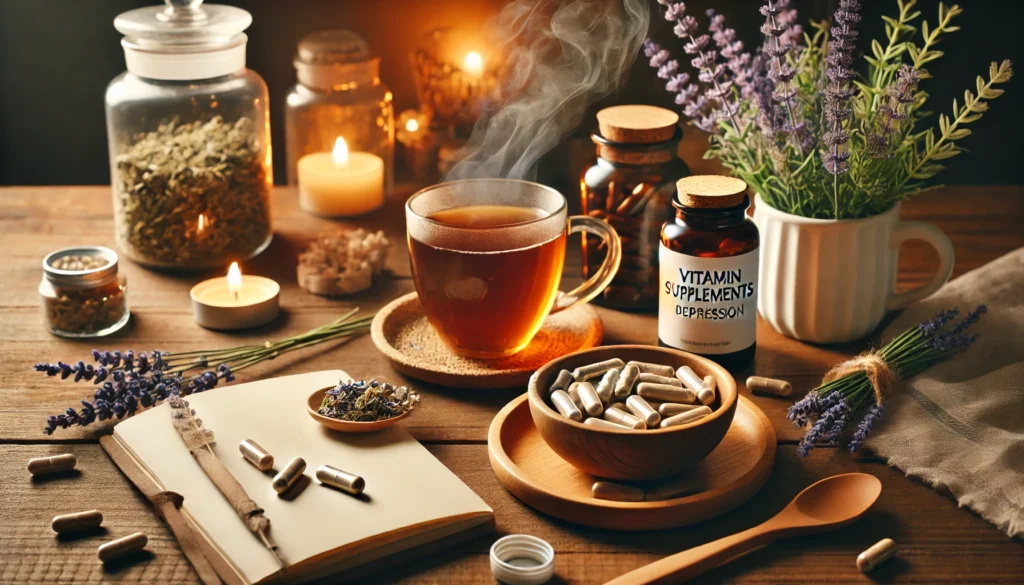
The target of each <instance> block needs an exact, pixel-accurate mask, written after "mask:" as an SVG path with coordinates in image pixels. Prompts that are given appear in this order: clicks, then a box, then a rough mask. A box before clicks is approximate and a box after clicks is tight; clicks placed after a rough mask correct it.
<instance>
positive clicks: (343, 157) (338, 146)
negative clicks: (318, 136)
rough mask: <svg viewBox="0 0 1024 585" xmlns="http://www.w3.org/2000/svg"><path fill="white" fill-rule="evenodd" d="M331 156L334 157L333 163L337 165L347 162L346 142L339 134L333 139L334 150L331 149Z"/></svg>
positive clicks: (343, 164)
mask: <svg viewBox="0 0 1024 585" xmlns="http://www.w3.org/2000/svg"><path fill="white" fill-rule="evenodd" d="M331 158H333V159H334V164H336V165H338V166H345V165H347V164H348V143H347V142H345V139H344V138H342V137H341V136H339V137H338V139H337V140H335V141H334V150H333V151H331Z"/></svg>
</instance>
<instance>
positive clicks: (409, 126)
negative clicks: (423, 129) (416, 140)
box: [405, 118, 420, 132]
mask: <svg viewBox="0 0 1024 585" xmlns="http://www.w3.org/2000/svg"><path fill="white" fill-rule="evenodd" d="M405 129H406V130H408V131H409V132H416V131H418V130H419V129H420V123H419V122H417V121H416V118H409V121H408V122H406V123H405Z"/></svg>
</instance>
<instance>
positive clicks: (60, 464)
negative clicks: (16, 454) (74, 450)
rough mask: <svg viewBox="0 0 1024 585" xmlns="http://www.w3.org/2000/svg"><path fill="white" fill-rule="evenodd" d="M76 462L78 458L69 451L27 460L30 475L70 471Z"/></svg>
mask: <svg viewBox="0 0 1024 585" xmlns="http://www.w3.org/2000/svg"><path fill="white" fill-rule="evenodd" d="M77 464H78V459H77V458H75V456H74V455H72V454H71V453H64V454H61V455H52V456H50V457H37V458H35V459H29V460H28V472H29V473H31V474H32V475H49V474H51V473H61V472H63V471H70V470H72V469H74V468H75V465H77Z"/></svg>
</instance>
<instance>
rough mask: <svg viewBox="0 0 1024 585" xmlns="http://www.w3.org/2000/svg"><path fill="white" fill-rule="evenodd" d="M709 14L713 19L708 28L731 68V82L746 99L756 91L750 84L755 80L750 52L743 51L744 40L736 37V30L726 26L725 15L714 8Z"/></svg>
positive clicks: (708, 11) (710, 9) (709, 10)
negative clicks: (716, 11) (751, 67)
mask: <svg viewBox="0 0 1024 585" xmlns="http://www.w3.org/2000/svg"><path fill="white" fill-rule="evenodd" d="M707 15H708V18H710V19H711V24H709V25H708V30H709V31H711V33H712V34H711V38H712V39H713V40H714V41H715V46H717V47H718V52H719V54H721V55H722V58H723V59H725V60H726V65H727V66H728V68H729V72H730V74H731V80H730V83H731V84H735V86H736V87H737V88H738V89H739V90H740V96H741V97H742V98H744V99H746V98H748V97H750V95H751V94H752V93H753V91H754V89H753V87H752V86H751V85H750V84H751V82H752V81H753V74H752V72H751V71H750V53H744V52H743V41H740V40H737V39H736V31H735V30H733V29H731V28H728V27H726V26H725V16H723V15H721V14H717V13H715V11H714V9H712V8H709V9H708V10H707Z"/></svg>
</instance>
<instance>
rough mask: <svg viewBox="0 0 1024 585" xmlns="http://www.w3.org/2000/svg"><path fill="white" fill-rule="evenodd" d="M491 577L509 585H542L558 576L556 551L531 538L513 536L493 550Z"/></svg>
mask: <svg viewBox="0 0 1024 585" xmlns="http://www.w3.org/2000/svg"><path fill="white" fill-rule="evenodd" d="M491 573H492V574H493V575H494V578H495V579H497V580H498V581H500V582H502V583H506V584H507V585H541V584H542V583H547V582H548V581H550V580H551V577H552V576H553V575H554V574H555V549H553V548H551V545H550V544H548V543H547V542H545V541H543V540H541V539H539V538H537V537H536V536H530V535H529V534H510V535H509V536H506V537H504V538H499V539H498V541H497V542H495V543H494V545H493V546H491Z"/></svg>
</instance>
